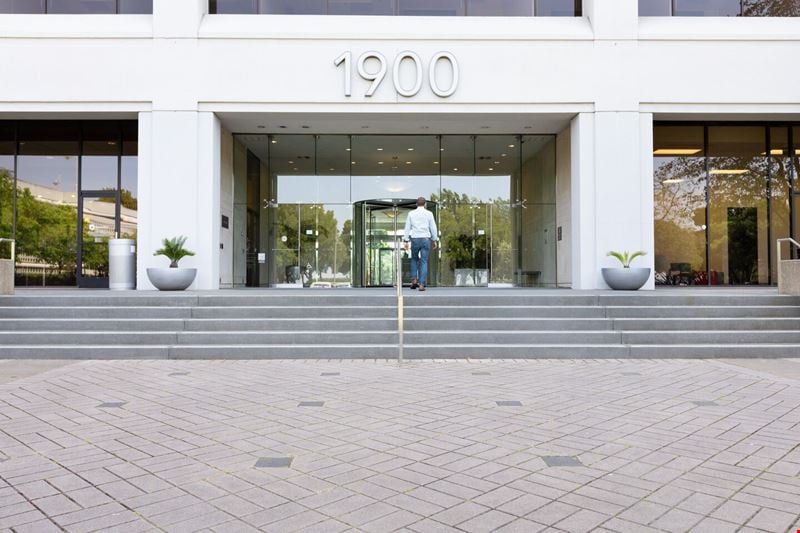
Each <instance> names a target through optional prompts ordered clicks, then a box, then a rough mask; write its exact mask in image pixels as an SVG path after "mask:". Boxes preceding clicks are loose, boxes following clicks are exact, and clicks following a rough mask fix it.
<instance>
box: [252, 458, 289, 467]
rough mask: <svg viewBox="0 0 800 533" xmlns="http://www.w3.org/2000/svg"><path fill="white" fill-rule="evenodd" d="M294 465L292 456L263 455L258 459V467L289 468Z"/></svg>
mask: <svg viewBox="0 0 800 533" xmlns="http://www.w3.org/2000/svg"><path fill="white" fill-rule="evenodd" d="M290 466H292V458H291V457H261V458H260V459H259V460H258V461H256V468H289V467H290Z"/></svg>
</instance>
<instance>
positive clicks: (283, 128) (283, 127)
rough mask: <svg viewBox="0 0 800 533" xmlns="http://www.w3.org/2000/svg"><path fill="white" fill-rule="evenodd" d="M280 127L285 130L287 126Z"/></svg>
mask: <svg viewBox="0 0 800 533" xmlns="http://www.w3.org/2000/svg"><path fill="white" fill-rule="evenodd" d="M278 127H279V128H280V129H282V130H285V129H286V126H278Z"/></svg>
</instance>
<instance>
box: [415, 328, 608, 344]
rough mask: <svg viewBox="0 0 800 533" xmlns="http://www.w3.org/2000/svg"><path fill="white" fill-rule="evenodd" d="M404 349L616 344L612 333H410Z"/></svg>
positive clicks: (471, 331) (473, 331) (472, 331)
mask: <svg viewBox="0 0 800 533" xmlns="http://www.w3.org/2000/svg"><path fill="white" fill-rule="evenodd" d="M403 338H404V340H405V343H406V344H407V345H408V346H412V345H416V344H425V345H442V344H445V345H455V344H458V345H465V344H466V345H483V344H496V345H503V344H530V345H534V344H619V343H620V339H621V333H620V332H616V331H568V332H564V331H475V330H470V331H414V332H409V333H408V334H407V335H405V336H404V337H403Z"/></svg>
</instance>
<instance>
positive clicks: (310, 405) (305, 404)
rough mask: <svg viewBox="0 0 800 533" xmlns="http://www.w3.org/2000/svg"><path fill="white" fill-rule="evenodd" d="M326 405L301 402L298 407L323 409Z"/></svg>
mask: <svg viewBox="0 0 800 533" xmlns="http://www.w3.org/2000/svg"><path fill="white" fill-rule="evenodd" d="M324 405H325V402H319V401H313V402H300V403H299V404H297V406H298V407H322V406H324Z"/></svg>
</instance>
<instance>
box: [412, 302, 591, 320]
mask: <svg viewBox="0 0 800 533" xmlns="http://www.w3.org/2000/svg"><path fill="white" fill-rule="evenodd" d="M405 315H406V316H407V317H409V318H426V317H436V318H503V317H510V318H523V317H525V318H540V317H541V318H547V317H550V318H603V317H605V310H604V309H603V308H602V307H596V306H579V305H571V306H564V305H551V306H548V305H508V306H503V305H494V306H488V307H487V306H462V305H448V306H445V305H427V306H420V305H415V306H411V307H406V308H405Z"/></svg>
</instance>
